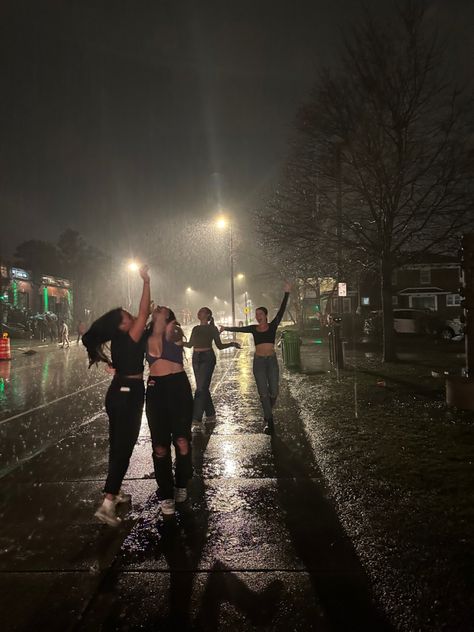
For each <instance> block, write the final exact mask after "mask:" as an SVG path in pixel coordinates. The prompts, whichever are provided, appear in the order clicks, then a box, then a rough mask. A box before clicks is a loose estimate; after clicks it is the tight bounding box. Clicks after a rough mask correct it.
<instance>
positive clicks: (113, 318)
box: [82, 307, 123, 368]
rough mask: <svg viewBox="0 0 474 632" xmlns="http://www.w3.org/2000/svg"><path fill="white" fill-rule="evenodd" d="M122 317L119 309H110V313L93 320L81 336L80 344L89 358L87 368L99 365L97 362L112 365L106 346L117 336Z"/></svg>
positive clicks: (121, 311)
mask: <svg viewBox="0 0 474 632" xmlns="http://www.w3.org/2000/svg"><path fill="white" fill-rule="evenodd" d="M122 316H123V310H122V308H121V307H116V308H115V309H111V310H110V312H107V313H106V314H104V315H103V316H101V317H100V318H98V319H97V320H95V321H94V322H93V323H92V325H91V326H90V327H89V329H88V330H87V331H86V333H85V334H84V335H83V336H82V344H83V345H84V346H85V348H86V349H87V355H88V356H89V368H90V367H91V366H92V365H93V364H99V362H105V363H106V364H108V365H109V366H110V365H111V364H112V361H111V359H110V357H109V355H108V354H107V352H106V345H107V343H108V342H110V341H111V340H112V338H113V337H114V336H116V335H117V334H118V332H119V326H120V323H121V322H122Z"/></svg>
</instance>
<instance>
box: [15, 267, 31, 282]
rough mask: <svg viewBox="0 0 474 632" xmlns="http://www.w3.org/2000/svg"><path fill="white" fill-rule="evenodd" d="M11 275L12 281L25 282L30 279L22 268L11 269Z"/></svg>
mask: <svg viewBox="0 0 474 632" xmlns="http://www.w3.org/2000/svg"><path fill="white" fill-rule="evenodd" d="M11 275H12V277H13V278H14V279H24V280H26V281H28V280H29V278H30V275H29V274H28V272H27V271H26V270H23V269H22V268H11Z"/></svg>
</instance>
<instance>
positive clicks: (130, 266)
mask: <svg viewBox="0 0 474 632" xmlns="http://www.w3.org/2000/svg"><path fill="white" fill-rule="evenodd" d="M139 267H140V266H139V265H138V263H137V262H136V261H134V260H133V259H132V260H130V261H129V262H128V263H127V309H131V307H132V287H131V281H130V272H136V271H137V270H138V268H139Z"/></svg>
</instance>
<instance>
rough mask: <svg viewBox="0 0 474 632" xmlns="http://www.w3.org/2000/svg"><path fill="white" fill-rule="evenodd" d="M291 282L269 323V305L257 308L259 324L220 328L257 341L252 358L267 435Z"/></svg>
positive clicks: (276, 382) (274, 398) (270, 422)
mask: <svg viewBox="0 0 474 632" xmlns="http://www.w3.org/2000/svg"><path fill="white" fill-rule="evenodd" d="M290 289H291V287H290V285H289V284H288V283H286V284H285V288H284V290H285V296H284V297H283V301H282V303H281V305H280V309H279V310H278V313H277V315H276V316H275V318H274V319H273V320H272V321H271V322H268V310H267V308H266V307H257V309H256V310H255V320H256V321H257V324H256V325H249V326H247V327H221V331H236V332H240V333H246V334H252V336H253V340H254V343H255V355H254V358H253V375H254V377H255V382H256V384H257V390H258V394H259V396H260V400H261V402H262V408H263V416H264V420H265V430H264V432H265V433H266V434H270V435H271V434H273V432H274V424H273V407H274V405H275V403H276V400H277V397H278V387H279V377H280V370H279V367H278V360H277V357H276V353H275V337H276V332H277V329H278V325H279V324H280V322H281V319H282V318H283V314H284V313H285V310H286V306H287V304H288V298H289V296H290Z"/></svg>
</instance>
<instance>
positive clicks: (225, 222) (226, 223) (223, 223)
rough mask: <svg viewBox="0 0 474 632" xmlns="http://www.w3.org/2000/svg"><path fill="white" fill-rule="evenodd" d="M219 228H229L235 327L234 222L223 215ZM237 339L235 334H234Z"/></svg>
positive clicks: (233, 323) (233, 320) (219, 219)
mask: <svg viewBox="0 0 474 632" xmlns="http://www.w3.org/2000/svg"><path fill="white" fill-rule="evenodd" d="M216 224H217V228H219V229H221V230H224V229H225V228H226V227H227V226H228V227H229V258H230V297H231V303H232V327H235V288H234V242H233V234H232V222H231V220H229V219H227V217H225V216H223V215H221V216H220V217H219V218H218V219H217V222H216ZM234 337H235V333H234Z"/></svg>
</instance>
